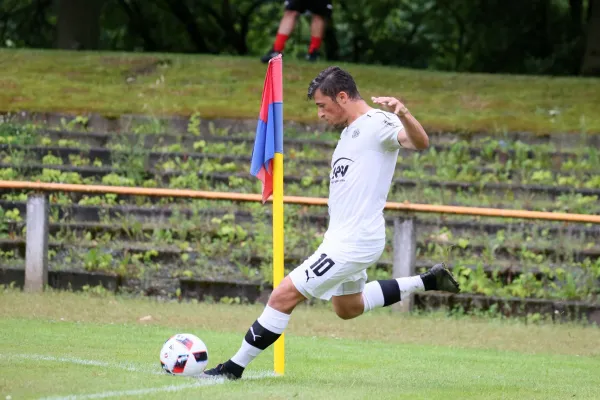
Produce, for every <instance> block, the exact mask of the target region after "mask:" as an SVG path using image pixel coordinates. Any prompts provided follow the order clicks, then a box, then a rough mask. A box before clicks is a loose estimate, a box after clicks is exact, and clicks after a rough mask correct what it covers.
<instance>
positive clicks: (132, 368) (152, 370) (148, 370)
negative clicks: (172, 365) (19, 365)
mask: <svg viewBox="0 0 600 400" xmlns="http://www.w3.org/2000/svg"><path fill="white" fill-rule="evenodd" d="M0 358H1V359H3V360H14V361H18V360H36V361H51V362H58V363H65V364H78V365H89V366H92V367H103V368H111V369H120V370H124V371H129V372H141V373H145V374H154V375H162V374H164V372H162V370H161V369H160V367H159V365H158V363H156V367H151V366H149V365H148V366H144V367H141V366H139V365H134V364H131V363H110V362H106V361H97V360H85V359H82V358H76V357H55V356H47V355H43V354H0Z"/></svg>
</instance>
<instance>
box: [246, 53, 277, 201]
mask: <svg viewBox="0 0 600 400" xmlns="http://www.w3.org/2000/svg"><path fill="white" fill-rule="evenodd" d="M282 75H283V74H282V61H281V55H278V56H277V57H274V58H272V59H271V60H270V61H269V66H268V68H267V76H266V77H265V83H264V87H263V94H262V103H261V105H260V114H259V117H258V125H257V127H256V138H255V141H254V150H253V151H252V165H251V167H250V173H251V174H252V175H254V176H256V177H257V178H258V179H260V180H261V182H262V184H263V189H262V201H263V204H264V203H265V202H266V201H267V200H268V199H269V196H270V195H271V194H272V193H273V160H274V158H275V154H276V153H278V154H282V155H283V79H282V78H283V76H282Z"/></svg>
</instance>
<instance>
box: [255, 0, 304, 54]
mask: <svg viewBox="0 0 600 400" xmlns="http://www.w3.org/2000/svg"><path fill="white" fill-rule="evenodd" d="M305 1H306V0H287V1H286V2H285V11H284V12H283V17H282V18H281V20H280V21H279V28H278V29H277V35H276V36H275V42H274V43H273V47H272V48H271V50H269V51H268V52H267V54H265V55H264V56H262V57H261V61H262V62H263V63H267V62H269V60H270V59H271V58H273V57H275V56H277V55H278V54H280V53H282V52H283V50H284V49H285V43H286V42H287V40H288V38H289V37H290V35H291V34H292V31H293V30H294V27H295V26H296V19H297V18H298V15H299V14H300V13H303V12H304V11H305V10H306V5H305V4H304V3H305Z"/></svg>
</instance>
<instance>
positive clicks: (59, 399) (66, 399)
mask: <svg viewBox="0 0 600 400" xmlns="http://www.w3.org/2000/svg"><path fill="white" fill-rule="evenodd" d="M275 376H277V375H275V374H274V373H273V372H266V371H265V372H258V373H254V374H248V376H247V377H246V376H244V380H247V379H262V378H272V377H275ZM188 379H193V378H188ZM225 382H226V381H225V379H223V378H220V379H206V380H202V379H198V380H197V381H196V382H194V383H187V384H184V385H168V386H159V387H154V388H145V389H133V390H115V391H108V392H101V393H91V394H81V395H70V396H53V397H44V398H41V399H40V400H85V399H107V398H110V397H119V398H122V397H127V396H142V395H147V394H155V393H161V392H178V391H180V390H184V389H193V388H199V387H202V386H212V385H220V384H223V383H225Z"/></svg>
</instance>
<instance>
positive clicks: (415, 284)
mask: <svg viewBox="0 0 600 400" xmlns="http://www.w3.org/2000/svg"><path fill="white" fill-rule="evenodd" d="M423 290H425V286H424V285H423V280H422V279H421V277H420V276H419V275H415V276H410V277H408V278H397V279H389V280H380V281H372V282H369V283H367V284H366V285H365V289H364V290H363V293H362V297H363V303H364V306H365V308H364V312H367V311H370V310H372V309H374V308H379V307H386V306H389V305H392V304H394V303H397V302H399V301H400V300H402V299H403V298H405V297H406V296H408V295H409V294H410V293H415V292H421V291H423Z"/></svg>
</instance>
